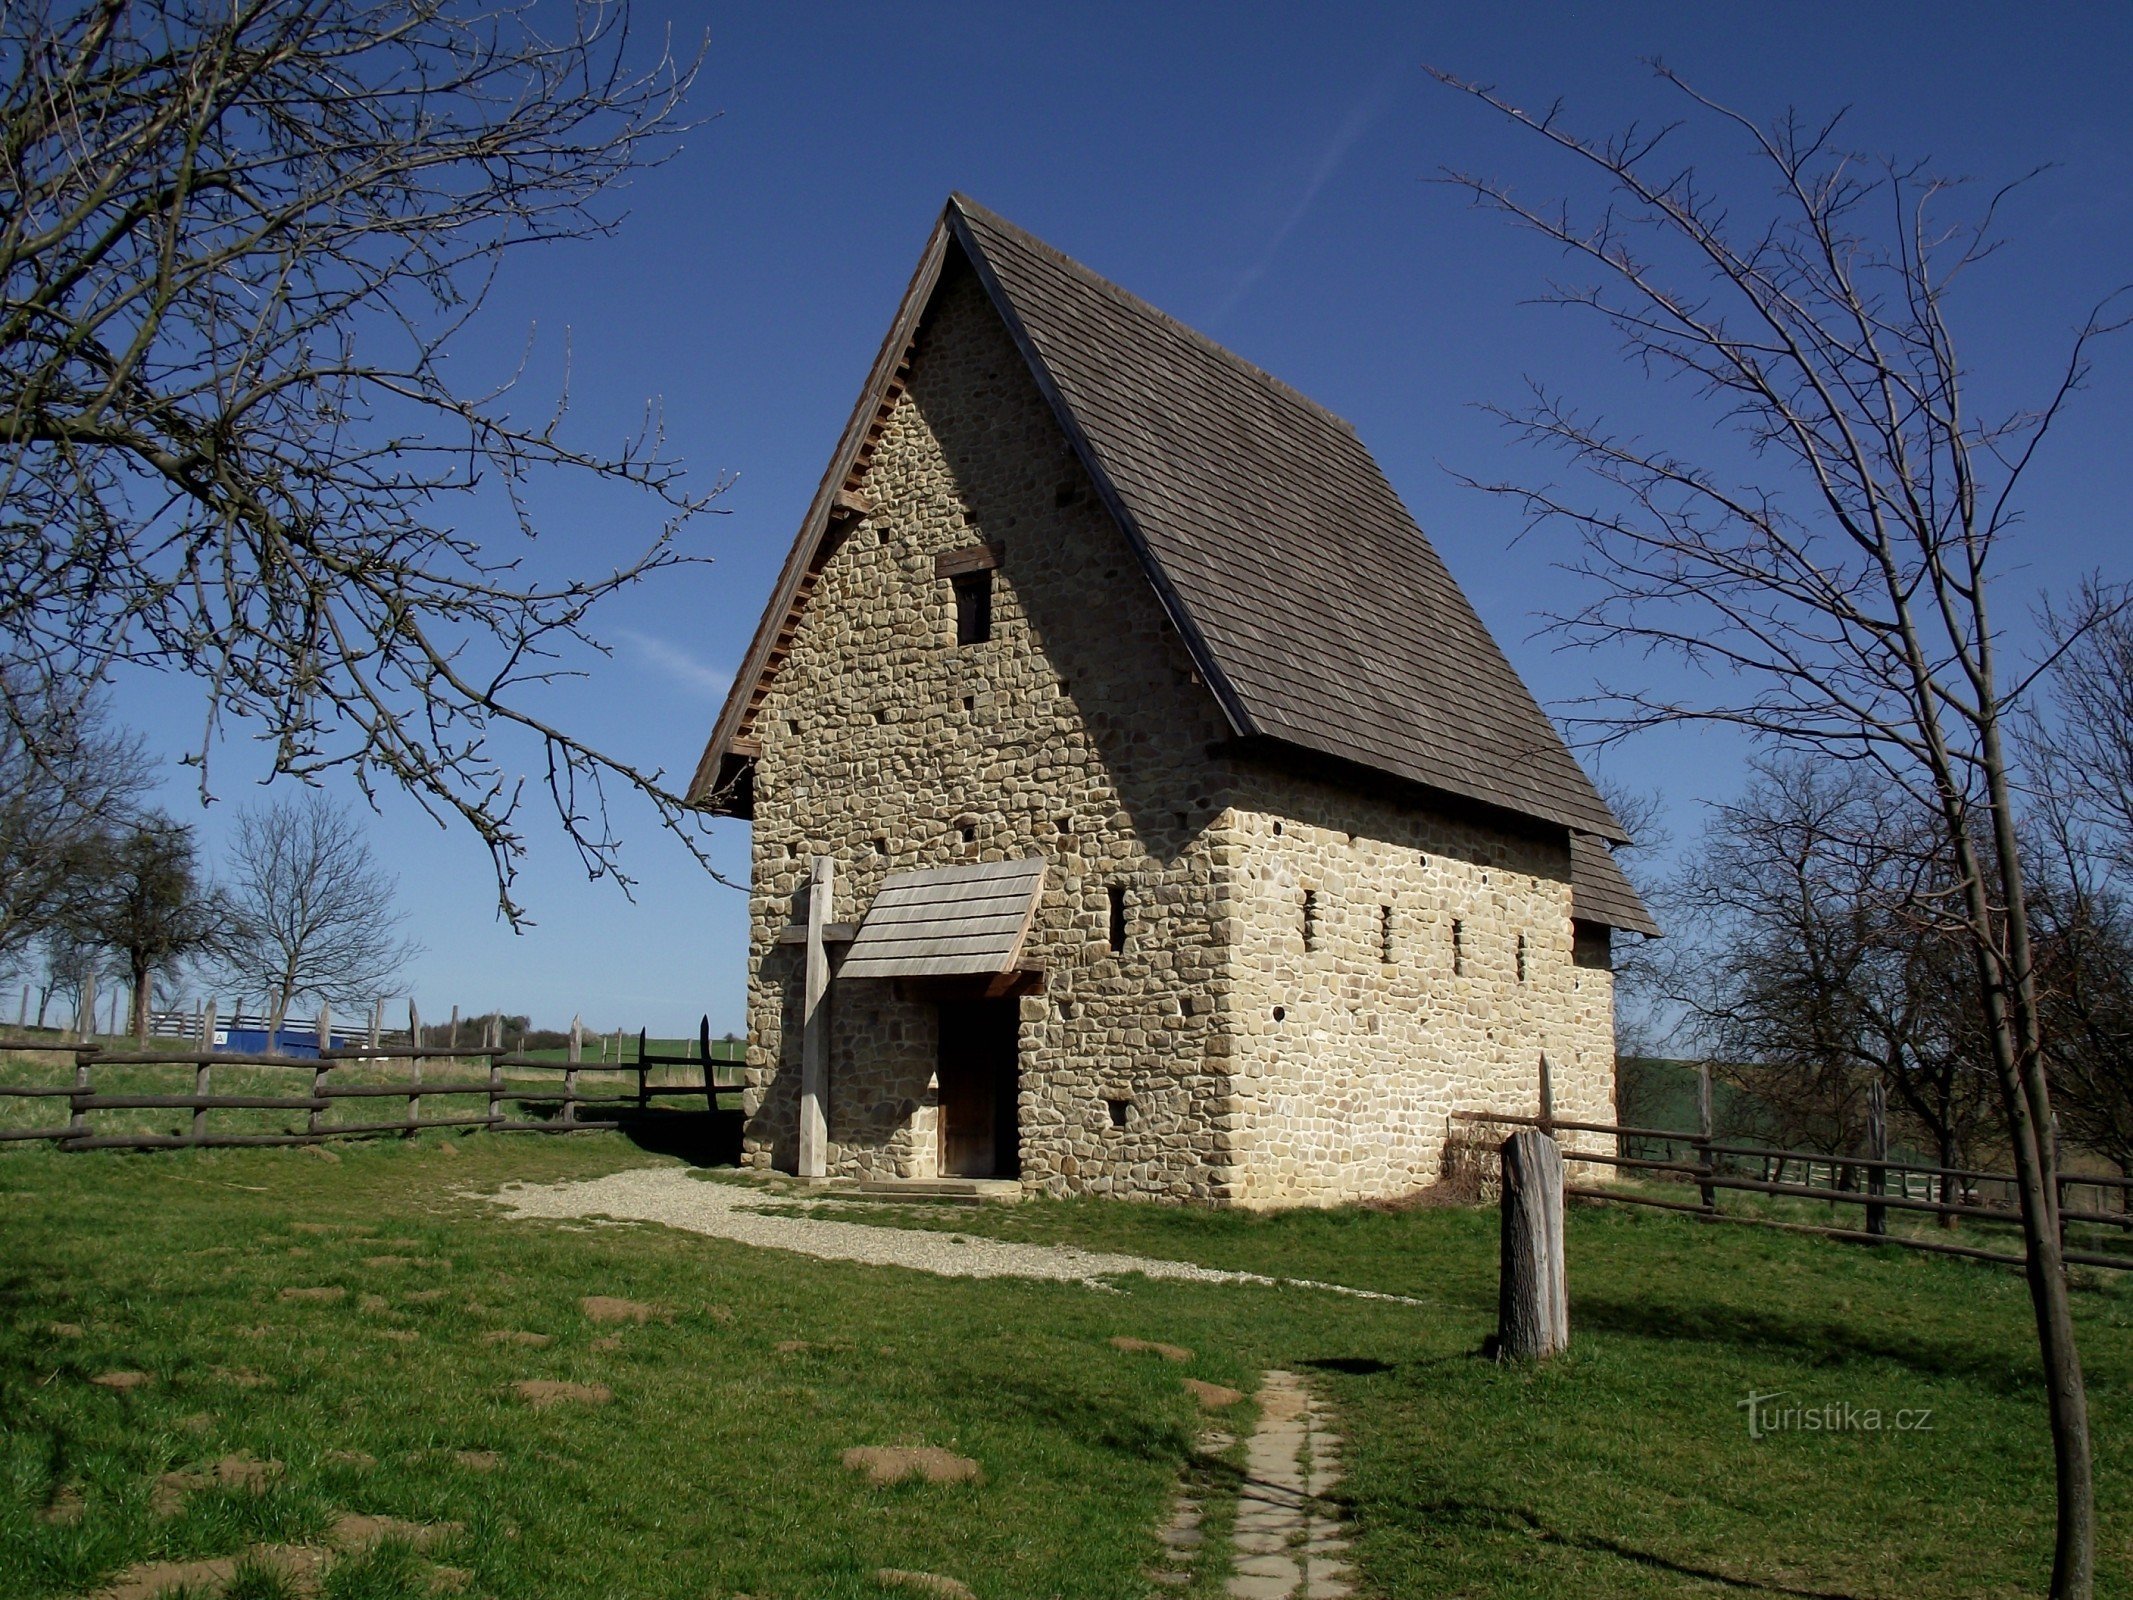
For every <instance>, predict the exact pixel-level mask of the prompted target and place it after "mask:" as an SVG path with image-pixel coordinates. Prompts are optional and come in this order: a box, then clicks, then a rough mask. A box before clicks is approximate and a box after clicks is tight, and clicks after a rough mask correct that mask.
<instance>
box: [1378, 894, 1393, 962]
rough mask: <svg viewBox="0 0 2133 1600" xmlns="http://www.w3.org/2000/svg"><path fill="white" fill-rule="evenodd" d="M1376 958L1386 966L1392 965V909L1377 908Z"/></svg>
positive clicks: (1386, 907)
mask: <svg viewBox="0 0 2133 1600" xmlns="http://www.w3.org/2000/svg"><path fill="white" fill-rule="evenodd" d="M1378 957H1379V959H1380V960H1382V961H1383V962H1384V963H1385V965H1386V966H1388V967H1389V966H1391V965H1392V963H1393V950H1392V907H1391V906H1379V907H1378Z"/></svg>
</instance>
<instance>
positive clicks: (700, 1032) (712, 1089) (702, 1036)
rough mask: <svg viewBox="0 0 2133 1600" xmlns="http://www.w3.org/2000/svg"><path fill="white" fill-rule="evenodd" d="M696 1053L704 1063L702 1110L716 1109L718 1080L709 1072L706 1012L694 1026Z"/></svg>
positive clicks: (709, 1021)
mask: <svg viewBox="0 0 2133 1600" xmlns="http://www.w3.org/2000/svg"><path fill="white" fill-rule="evenodd" d="M696 1053H697V1054H698V1055H699V1056H701V1057H703V1062H704V1109H705V1110H706V1111H716V1110H717V1109H718V1079H717V1078H716V1077H715V1076H714V1075H713V1074H712V1071H711V1016H710V1013H709V1012H706V1013H705V1014H704V1016H703V1018H702V1020H701V1021H699V1022H698V1023H697V1024H696Z"/></svg>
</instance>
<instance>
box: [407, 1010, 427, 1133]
mask: <svg viewBox="0 0 2133 1600" xmlns="http://www.w3.org/2000/svg"><path fill="white" fill-rule="evenodd" d="M407 1037H408V1047H407V1048H408V1051H409V1054H408V1058H407V1082H408V1096H407V1132H406V1133H405V1134H404V1135H402V1137H404V1138H408V1139H412V1138H414V1136H415V1125H416V1124H417V1123H419V1122H421V1120H422V1013H421V1012H419V1011H417V1010H416V1009H415V997H414V996H413V995H409V996H408V997H407Z"/></svg>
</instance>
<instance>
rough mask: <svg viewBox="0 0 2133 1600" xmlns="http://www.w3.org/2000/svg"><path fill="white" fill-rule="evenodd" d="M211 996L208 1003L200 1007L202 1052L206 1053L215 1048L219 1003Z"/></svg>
mask: <svg viewBox="0 0 2133 1600" xmlns="http://www.w3.org/2000/svg"><path fill="white" fill-rule="evenodd" d="M219 1003H220V1002H218V1001H217V1000H215V999H214V997H213V996H209V998H208V1002H207V1004H206V1005H204V1006H202V1007H201V1008H200V1053H201V1054H202V1055H206V1054H207V1053H208V1052H209V1051H210V1050H212V1049H214V1048H215V1007H216V1006H217V1005H218V1004H219Z"/></svg>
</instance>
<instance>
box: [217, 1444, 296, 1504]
mask: <svg viewBox="0 0 2133 1600" xmlns="http://www.w3.org/2000/svg"><path fill="white" fill-rule="evenodd" d="M209 1470H210V1471H212V1472H213V1473H214V1475H215V1482H217V1483H218V1484H220V1485H221V1486H222V1487H223V1488H225V1489H249V1490H251V1491H252V1493H254V1494H265V1493H266V1492H267V1485H269V1484H270V1483H272V1482H273V1481H274V1480H275V1479H276V1478H278V1477H280V1476H281V1474H282V1464H281V1463H280V1462H279V1461H261V1460H259V1459H258V1458H257V1457H256V1456H253V1455H252V1454H251V1453H250V1452H248V1451H243V1450H240V1451H238V1452H237V1453H236V1454H234V1455H227V1456H224V1457H223V1458H222V1459H221V1460H220V1461H218V1462H216V1463H215V1464H214V1466H213V1467H212V1468H210V1469H209Z"/></svg>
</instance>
